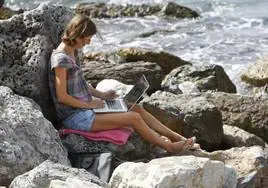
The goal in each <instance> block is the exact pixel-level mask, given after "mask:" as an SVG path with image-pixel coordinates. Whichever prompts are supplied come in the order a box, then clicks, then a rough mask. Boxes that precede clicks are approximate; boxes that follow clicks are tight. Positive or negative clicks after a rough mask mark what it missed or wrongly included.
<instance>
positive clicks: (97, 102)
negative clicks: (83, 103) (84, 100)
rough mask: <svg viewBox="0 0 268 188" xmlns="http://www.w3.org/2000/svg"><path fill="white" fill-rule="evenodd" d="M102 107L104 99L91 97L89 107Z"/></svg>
mask: <svg viewBox="0 0 268 188" xmlns="http://www.w3.org/2000/svg"><path fill="white" fill-rule="evenodd" d="M103 107H104V101H103V100H101V99H97V98H96V99H92V101H91V102H90V103H89V108H103Z"/></svg>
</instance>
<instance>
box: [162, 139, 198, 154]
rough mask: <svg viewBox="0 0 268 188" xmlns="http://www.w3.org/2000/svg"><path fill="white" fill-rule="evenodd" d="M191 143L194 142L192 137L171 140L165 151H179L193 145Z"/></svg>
mask: <svg viewBox="0 0 268 188" xmlns="http://www.w3.org/2000/svg"><path fill="white" fill-rule="evenodd" d="M193 144H194V140H193V138H189V139H187V140H185V141H179V142H173V143H170V144H169V147H168V148H167V151H168V152H171V153H179V152H182V151H186V150H188V149H190V148H191V147H192V146H193Z"/></svg>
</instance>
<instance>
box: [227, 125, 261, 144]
mask: <svg viewBox="0 0 268 188" xmlns="http://www.w3.org/2000/svg"><path fill="white" fill-rule="evenodd" d="M223 134H224V136H223V143H224V144H225V145H227V146H228V147H230V148H231V147H242V146H254V145H259V146H262V147H265V142H264V141H263V140H262V139H261V138H260V137H258V136H256V135H254V134H251V133H248V132H247V131H244V130H243V129H240V128H238V127H234V126H229V125H223Z"/></svg>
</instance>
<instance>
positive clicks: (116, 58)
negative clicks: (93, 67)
mask: <svg viewBox="0 0 268 188" xmlns="http://www.w3.org/2000/svg"><path fill="white" fill-rule="evenodd" d="M85 59H86V60H89V61H106V62H110V63H111V62H114V64H121V63H126V62H129V63H132V62H138V61H144V62H153V63H157V64H158V65H159V66H160V67H161V68H162V69H163V70H164V72H165V74H167V73H169V72H170V71H171V70H173V69H174V68H177V67H179V66H183V65H191V63H190V62H187V61H184V60H182V59H181V58H179V57H177V56H175V55H172V54H169V53H167V52H163V51H160V52H156V51H149V50H146V49H140V48H123V49H120V50H119V51H116V52H110V53H105V52H99V53H87V54H85Z"/></svg>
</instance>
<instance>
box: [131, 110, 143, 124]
mask: <svg viewBox="0 0 268 188" xmlns="http://www.w3.org/2000/svg"><path fill="white" fill-rule="evenodd" d="M128 115H129V117H130V119H131V121H133V122H137V121H140V120H141V119H142V117H141V115H140V114H139V113H138V112H135V111H130V112H128Z"/></svg>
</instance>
